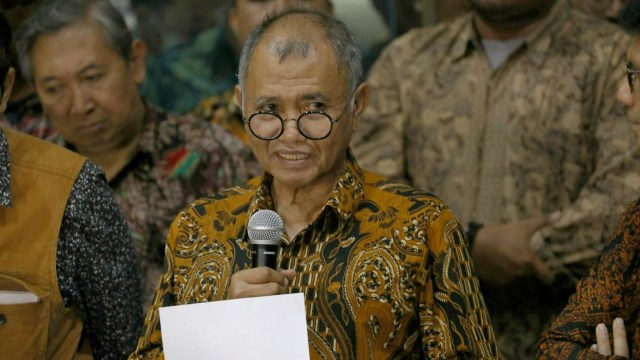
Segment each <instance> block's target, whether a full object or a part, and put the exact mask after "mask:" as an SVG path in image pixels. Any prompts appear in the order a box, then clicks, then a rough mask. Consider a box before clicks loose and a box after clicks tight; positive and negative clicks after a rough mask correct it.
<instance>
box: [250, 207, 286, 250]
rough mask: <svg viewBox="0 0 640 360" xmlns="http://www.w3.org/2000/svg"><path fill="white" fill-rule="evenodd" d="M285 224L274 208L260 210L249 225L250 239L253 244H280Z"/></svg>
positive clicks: (252, 217) (252, 216)
mask: <svg viewBox="0 0 640 360" xmlns="http://www.w3.org/2000/svg"><path fill="white" fill-rule="evenodd" d="M283 230H284V224H283V223H282V218H281V217H280V215H278V213H277V212H275V211H272V210H258V211H256V212H255V213H254V214H253V215H251V218H249V225H248V226H247V233H248V235H249V241H250V242H251V244H253V245H280V240H281V239H282V232H283Z"/></svg>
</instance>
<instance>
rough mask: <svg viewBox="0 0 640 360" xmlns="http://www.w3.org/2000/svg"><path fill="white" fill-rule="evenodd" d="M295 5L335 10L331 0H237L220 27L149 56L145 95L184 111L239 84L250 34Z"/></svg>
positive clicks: (157, 102) (232, 4)
mask: <svg viewBox="0 0 640 360" xmlns="http://www.w3.org/2000/svg"><path fill="white" fill-rule="evenodd" d="M295 4H301V5H304V6H309V7H313V8H316V9H319V10H322V11H326V12H331V11H332V4H331V1H330V0H261V1H256V0H234V1H232V2H231V3H230V4H229V6H228V8H227V10H226V15H227V16H226V19H225V21H224V23H223V24H222V25H221V26H218V27H212V28H209V29H207V30H205V31H203V32H201V33H200V34H198V35H197V36H196V37H195V38H194V39H193V40H192V41H191V42H188V43H183V44H179V45H177V46H175V47H172V48H169V49H166V50H164V51H163V52H162V53H160V54H159V55H158V56H155V57H154V58H152V59H150V60H149V62H148V69H147V73H148V77H147V81H145V83H144V84H143V87H142V93H143V94H144V95H145V97H146V98H147V99H149V101H150V102H152V103H154V104H157V105H158V106H160V107H162V108H165V109H168V110H170V111H176V112H182V113H184V112H188V111H191V110H193V108H194V107H195V106H196V105H197V104H198V103H199V102H200V101H202V100H203V99H205V98H208V97H210V96H214V95H220V94H224V93H225V91H227V90H230V89H232V88H233V86H234V85H235V84H236V83H237V78H236V72H237V70H238V58H239V57H240V49H241V48H242V44H243V43H244V41H245V40H246V39H247V37H248V36H249V32H251V30H252V29H253V28H254V27H255V26H256V25H258V24H259V23H260V22H261V21H262V19H264V17H265V16H266V15H267V14H271V13H274V12H276V11H279V10H282V9H284V8H286V7H288V6H292V5H295ZM200 10H202V9H200Z"/></svg>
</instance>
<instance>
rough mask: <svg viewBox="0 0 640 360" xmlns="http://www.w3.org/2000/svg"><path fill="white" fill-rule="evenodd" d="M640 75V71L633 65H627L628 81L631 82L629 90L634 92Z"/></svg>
mask: <svg viewBox="0 0 640 360" xmlns="http://www.w3.org/2000/svg"><path fill="white" fill-rule="evenodd" d="M638 74H640V69H637V68H635V67H633V64H632V63H630V62H629V63H627V81H628V82H629V90H630V91H631V92H633V86H634V85H635V84H636V80H637V77H638Z"/></svg>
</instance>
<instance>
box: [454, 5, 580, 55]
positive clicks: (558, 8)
mask: <svg viewBox="0 0 640 360" xmlns="http://www.w3.org/2000/svg"><path fill="white" fill-rule="evenodd" d="M570 10H571V8H570V5H569V3H568V1H567V0H558V1H557V2H556V3H555V4H554V5H553V7H552V8H551V11H550V13H549V15H547V17H546V18H545V19H544V20H542V22H541V23H540V24H539V25H538V27H537V29H536V30H535V31H533V32H532V33H531V34H529V36H527V37H526V38H525V39H524V40H525V44H526V46H527V47H528V48H529V51H528V56H529V58H530V59H531V60H532V61H533V62H535V63H536V64H541V63H542V61H543V60H544V57H545V55H546V53H547V50H548V49H549V47H550V46H551V34H553V33H554V32H556V31H557V30H558V29H557V28H558V27H559V26H561V24H562V23H563V20H564V19H565V18H566V17H568V16H569V12H570ZM463 16H464V17H465V18H464V20H462V21H463V22H464V26H463V27H462V28H461V30H460V36H458V37H457V40H456V42H455V43H454V44H453V47H452V55H453V61H456V60H458V59H460V58H462V57H464V56H466V55H468V54H470V52H469V50H470V49H472V48H474V47H475V48H480V47H481V45H480V42H479V36H478V32H477V31H476V29H475V26H474V24H473V15H472V14H466V15H463Z"/></svg>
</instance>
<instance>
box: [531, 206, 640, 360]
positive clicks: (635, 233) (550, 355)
mask: <svg viewBox="0 0 640 360" xmlns="http://www.w3.org/2000/svg"><path fill="white" fill-rule="evenodd" d="M617 317H621V318H622V319H623V320H624V322H625V325H626V329H627V342H628V344H629V347H630V349H629V350H630V355H631V359H633V360H639V359H640V199H638V200H637V201H636V202H635V203H634V204H633V205H632V206H631V207H630V208H629V210H627V212H626V214H625V215H624V216H623V217H622V219H621V220H620V223H619V224H618V228H617V229H616V231H615V233H614V234H613V235H612V236H611V239H610V240H609V242H608V243H607V245H606V246H605V247H604V249H603V250H602V254H601V255H600V258H599V259H598V262H597V264H596V265H595V266H594V267H593V268H592V269H591V270H590V271H589V273H588V274H587V276H585V277H584V278H583V279H582V280H580V283H578V287H577V290H576V293H575V294H574V295H572V296H571V298H570V299H569V303H568V305H567V307H566V308H565V309H564V310H563V311H562V313H561V314H560V316H558V318H557V319H556V320H555V322H554V323H553V325H551V328H550V329H549V330H548V331H546V332H545V333H544V334H543V335H542V338H541V339H540V343H539V345H538V357H539V358H540V359H604V358H605V356H601V355H599V354H597V353H595V352H593V351H591V350H589V348H590V347H591V345H592V344H595V343H596V338H595V327H596V325H598V324H600V323H604V324H607V325H608V327H609V333H610V334H611V333H612V331H611V324H612V323H613V320H614V319H615V318H617ZM609 358H616V357H609ZM617 358H621V357H617Z"/></svg>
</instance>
